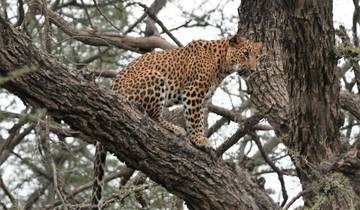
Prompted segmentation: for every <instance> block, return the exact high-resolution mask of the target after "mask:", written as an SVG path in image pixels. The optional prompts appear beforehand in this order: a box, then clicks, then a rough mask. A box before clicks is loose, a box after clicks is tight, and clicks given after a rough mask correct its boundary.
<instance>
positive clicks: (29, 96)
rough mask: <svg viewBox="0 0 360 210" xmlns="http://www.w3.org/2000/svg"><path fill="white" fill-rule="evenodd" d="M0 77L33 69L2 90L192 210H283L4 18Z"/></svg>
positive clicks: (209, 153)
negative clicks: (76, 73)
mask: <svg viewBox="0 0 360 210" xmlns="http://www.w3.org/2000/svg"><path fill="white" fill-rule="evenodd" d="M0 46H1V48H0V75H2V76H9V75H11V74H14V73H18V72H19V71H16V69H20V70H30V72H28V73H27V74H26V75H22V76H21V77H19V76H17V77H16V78H15V79H12V80H10V81H8V82H6V83H5V84H3V86H4V87H5V88H6V89H7V90H9V91H10V92H12V93H14V94H16V95H17V96H19V97H20V98H21V99H22V100H23V101H24V102H26V103H28V104H30V105H32V106H34V107H45V108H46V109H47V112H48V113H49V114H50V115H52V116H53V117H54V118H57V119H61V120H63V121H64V122H66V123H67V124H68V125H70V126H71V127H72V128H73V129H76V130H79V131H81V132H82V133H83V134H84V135H85V136H86V137H88V138H87V139H86V141H88V142H89V143H94V142H95V140H99V141H100V142H101V143H102V144H103V145H104V146H105V147H106V149H107V150H108V151H110V152H111V153H113V154H114V155H116V157H117V158H118V159H119V160H121V161H124V162H125V163H126V164H127V165H128V166H129V167H132V168H135V169H138V170H140V171H142V172H143V173H145V174H146V175H148V176H149V177H150V178H151V179H152V180H154V181H155V182H157V183H159V184H161V185H162V186H164V187H165V188H166V189H167V190H168V191H169V192H172V193H174V194H176V195H178V196H179V197H180V198H182V199H184V200H185V201H186V203H187V205H188V207H189V208H190V209H199V210H200V209H219V210H223V209H229V210H231V209H234V210H237V209H278V208H279V207H278V206H277V205H276V204H275V203H273V201H272V200H271V199H270V198H269V196H268V195H266V193H265V192H264V191H263V190H262V189H261V188H260V187H259V186H258V185H257V184H256V183H255V182H253V180H252V179H251V176H250V174H248V173H247V172H246V171H245V170H243V171H242V170H240V171H239V173H237V174H235V173H234V172H233V171H232V170H231V169H230V168H229V167H228V166H227V165H226V164H225V163H224V162H223V161H222V160H219V159H217V158H216V155H215V152H214V151H213V150H208V149H199V148H196V147H194V146H193V145H192V144H191V143H190V141H188V140H186V139H179V138H177V137H176V136H174V135H173V134H171V133H170V132H168V131H166V130H164V129H163V128H162V127H160V126H159V125H158V124H157V123H156V122H154V121H153V120H151V119H150V118H148V117H147V116H145V115H144V114H142V113H141V112H140V111H138V110H137V109H136V108H135V107H133V106H132V105H131V104H129V103H128V102H127V101H126V100H124V99H123V98H121V97H118V96H117V95H114V94H113V93H112V92H110V91H109V90H105V89H102V88H99V87H98V86H95V85H94V84H88V83H87V82H86V81H82V80H80V79H78V78H76V77H75V76H73V75H72V74H70V73H69V71H67V70H66V68H65V67H64V66H63V65H62V64H60V63H59V62H57V61H56V60H55V58H52V57H51V56H50V55H47V54H44V53H43V52H41V51H39V50H38V49H37V48H36V47H35V46H34V45H33V44H32V43H31V40H30V39H29V38H27V37H26V36H25V35H24V34H23V33H21V32H19V31H17V30H15V29H13V28H12V27H11V26H10V25H9V24H7V23H6V22H5V21H4V20H3V19H2V18H1V17H0Z"/></svg>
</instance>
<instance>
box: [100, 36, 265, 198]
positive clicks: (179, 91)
mask: <svg viewBox="0 0 360 210" xmlns="http://www.w3.org/2000/svg"><path fill="white" fill-rule="evenodd" d="M261 47H262V44H261V43H260V42H253V41H251V40H249V39H248V38H246V37H244V36H241V35H238V34H237V35H232V36H228V37H225V38H222V39H219V40H210V41H207V40H195V41H192V42H190V43H188V44H187V45H186V46H185V47H179V48H175V49H170V50H164V51H156V52H149V53H146V54H143V55H142V56H140V57H139V58H138V59H136V60H134V61H133V62H131V63H130V64H128V65H127V66H126V67H124V68H123V69H122V70H121V71H120V72H119V73H118V74H117V75H116V76H115V78H114V80H113V83H112V88H111V89H112V91H114V92H115V93H116V94H119V95H121V96H123V97H125V98H126V99H127V100H128V101H130V102H132V103H135V104H138V105H140V107H141V108H142V109H143V110H144V111H145V113H146V114H147V115H149V116H150V118H152V119H153V120H155V121H157V122H158V123H159V124H160V125H161V126H163V127H164V128H166V129H168V130H170V131H171V132H173V133H175V134H176V135H178V136H184V135H187V136H188V137H189V139H190V140H191V141H193V142H194V143H195V144H198V145H208V144H209V140H208V138H206V137H205V136H204V110H205V108H206V107H205V105H206V103H207V101H208V100H209V99H210V98H211V97H212V95H213V94H214V91H215V90H216V88H217V87H218V86H219V84H220V83H221V81H222V80H223V79H224V78H225V77H226V76H228V75H230V74H232V73H234V72H238V74H239V75H241V76H243V75H245V76H246V75H249V74H251V72H254V71H255V69H256V61H257V55H258V52H259V50H260V49H261ZM173 105H183V107H184V117H185V121H186V127H185V129H184V128H182V127H179V126H177V125H175V124H173V123H171V122H169V121H167V120H166V119H165V118H164V117H163V112H164V109H166V108H168V107H171V106H173ZM104 153H105V154H106V150H105V149H104V147H102V146H101V144H100V143H99V142H98V143H97V145H96V156H95V157H96V158H97V157H98V159H100V160H96V161H95V167H94V169H95V172H94V173H95V175H97V176H100V177H97V178H96V179H94V185H93V204H97V203H99V202H100V200H101V182H102V181H103V180H102V179H103V175H104V171H103V168H102V167H104V163H103V162H104V161H105V157H106V156H104V155H103V154H104ZM96 158H95V159H96Z"/></svg>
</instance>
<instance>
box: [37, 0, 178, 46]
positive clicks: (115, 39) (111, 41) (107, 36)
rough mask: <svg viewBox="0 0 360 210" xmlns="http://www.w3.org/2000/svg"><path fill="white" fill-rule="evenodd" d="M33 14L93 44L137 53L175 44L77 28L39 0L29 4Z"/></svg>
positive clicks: (86, 42) (158, 39)
mask: <svg viewBox="0 0 360 210" xmlns="http://www.w3.org/2000/svg"><path fill="white" fill-rule="evenodd" d="M30 8H31V11H32V12H33V13H34V14H43V15H45V16H47V17H48V18H49V19H50V21H51V22H52V23H54V24H55V25H56V26H57V27H59V28H60V29H61V30H62V31H63V32H64V33H66V34H67V35H68V36H70V37H72V38H74V39H76V40H78V41H80V42H83V43H84V44H88V45H93V46H115V47H118V48H121V49H126V50H131V51H134V52H138V53H143V52H147V51H151V50H153V49H154V48H161V49H164V50H165V49H172V48H176V46H175V45H173V44H171V43H169V42H167V41H166V40H165V39H162V38H160V37H158V36H149V37H130V36H123V35H120V34H117V33H107V32H100V31H94V30H78V29H76V28H75V27H73V26H72V24H71V23H69V22H67V21H66V20H64V19H63V18H62V17H61V16H60V15H58V14H57V13H56V12H54V11H52V10H51V9H49V8H47V7H45V6H44V5H43V4H42V3H41V1H38V0H33V1H31V5H30Z"/></svg>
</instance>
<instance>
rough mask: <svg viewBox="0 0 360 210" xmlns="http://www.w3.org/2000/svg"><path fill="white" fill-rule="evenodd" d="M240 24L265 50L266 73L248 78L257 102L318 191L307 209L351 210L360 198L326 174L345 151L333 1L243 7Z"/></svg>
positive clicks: (249, 0) (262, 69)
mask: <svg viewBox="0 0 360 210" xmlns="http://www.w3.org/2000/svg"><path fill="white" fill-rule="evenodd" d="M239 17H240V21H239V33H243V34H246V35H247V36H249V37H251V38H253V39H254V40H257V41H261V42H263V45H264V47H263V52H262V55H261V56H260V58H259V64H258V70H257V72H255V73H253V75H250V77H249V78H248V84H249V87H250V88H251V98H252V101H253V103H254V104H255V106H256V107H257V108H258V109H259V110H261V111H267V110H268V111H269V114H268V117H267V118H268V120H269V122H270V124H271V125H272V126H273V127H274V128H275V132H276V134H277V135H278V136H279V137H280V139H282V140H283V143H284V144H285V145H287V146H288V148H289V154H290V156H291V157H292V159H293V162H294V165H295V167H296V169H297V171H298V175H299V178H300V181H301V183H302V185H303V189H304V190H309V191H310V192H308V193H305V194H304V196H303V198H304V200H305V206H307V207H310V208H320V209H350V208H351V207H353V205H355V203H357V200H358V199H359V197H358V195H356V193H354V191H353V189H352V186H351V185H350V184H349V182H348V180H347V179H346V178H345V177H344V176H343V175H342V174H337V173H333V172H332V171H331V170H329V168H328V167H325V166H324V163H326V162H328V161H330V159H331V158H334V155H335V154H336V153H337V152H338V148H343V147H341V146H340V141H339V127H340V126H341V125H339V122H340V121H341V120H339V80H338V78H337V77H336V73H335V67H336V61H337V60H336V58H335V53H334V49H335V36H334V29H333V22H332V1H321V0H311V1H310V0H293V1H289V0H277V1H263V0H243V1H242V4H241V7H240V8H239ZM357 162H358V161H357ZM328 163H329V162H328ZM325 165H326V164H325ZM353 165H355V164H353ZM357 171H358V168H357ZM355 174H356V173H355ZM324 177H326V178H327V179H324ZM351 181H355V182H357V183H358V181H359V180H356V179H353V180H351ZM329 189H331V190H329Z"/></svg>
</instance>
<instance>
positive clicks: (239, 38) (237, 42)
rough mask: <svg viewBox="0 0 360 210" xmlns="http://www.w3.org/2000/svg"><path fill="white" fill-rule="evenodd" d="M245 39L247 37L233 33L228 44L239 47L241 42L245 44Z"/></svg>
mask: <svg viewBox="0 0 360 210" xmlns="http://www.w3.org/2000/svg"><path fill="white" fill-rule="evenodd" d="M246 41H247V39H246V38H245V37H242V36H240V35H238V34H237V35H234V36H232V37H231V38H230V39H229V45H230V46H231V47H240V46H242V45H243V44H245V42H246Z"/></svg>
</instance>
